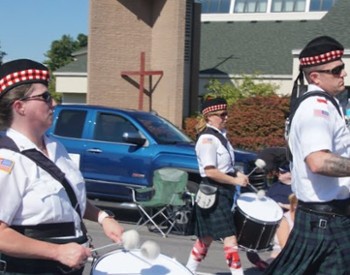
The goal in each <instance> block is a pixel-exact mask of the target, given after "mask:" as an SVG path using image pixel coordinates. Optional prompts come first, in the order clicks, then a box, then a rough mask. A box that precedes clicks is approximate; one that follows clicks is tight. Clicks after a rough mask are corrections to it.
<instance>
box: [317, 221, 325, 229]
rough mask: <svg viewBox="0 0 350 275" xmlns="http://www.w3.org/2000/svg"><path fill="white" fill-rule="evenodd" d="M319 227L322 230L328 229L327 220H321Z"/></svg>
mask: <svg viewBox="0 0 350 275" xmlns="http://www.w3.org/2000/svg"><path fill="white" fill-rule="evenodd" d="M318 227H319V228H321V229H326V228H327V220H324V219H320V220H319V222H318Z"/></svg>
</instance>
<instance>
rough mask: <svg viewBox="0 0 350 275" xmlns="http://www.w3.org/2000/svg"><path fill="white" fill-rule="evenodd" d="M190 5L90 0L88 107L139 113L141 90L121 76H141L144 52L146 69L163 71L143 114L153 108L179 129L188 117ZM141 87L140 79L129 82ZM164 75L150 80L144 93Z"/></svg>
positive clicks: (176, 0) (174, 0)
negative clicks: (133, 73)
mask: <svg viewBox="0 0 350 275" xmlns="http://www.w3.org/2000/svg"><path fill="white" fill-rule="evenodd" d="M185 9H186V1H182V0H181V1H179V0H166V1H164V0H153V1H145V0H132V1H130V0H124V1H122V0H119V1H116V0H90V27H89V49H88V97H87V102H88V103H89V104H101V105H107V106H114V107H123V108H133V109H137V108H138V102H139V88H138V87H137V86H136V85H135V83H134V85H133V84H132V83H130V82H129V81H127V80H126V79H125V78H123V77H122V76H121V72H122V71H138V70H139V69H140V54H141V52H145V56H146V66H145V69H146V70H162V71H163V72H164V75H163V77H162V78H161V79H160V81H159V83H158V84H157V86H156V87H155V89H154V91H153V94H152V101H150V98H149V97H148V96H146V95H144V96H143V101H144V102H143V109H144V110H146V111H148V110H149V109H150V105H151V104H152V109H153V110H155V111H156V112H158V113H159V114H161V115H162V116H164V117H166V118H168V119H169V120H170V121H172V122H173V123H175V124H176V125H178V126H181V125H182V119H183V115H184V110H183V106H184V100H188V99H184V98H183V96H184V92H183V90H184V30H185ZM130 78H131V79H132V80H133V81H135V82H136V83H139V77H138V76H131V77H130ZM158 80H159V76H154V77H153V78H152V83H150V81H149V77H146V78H145V88H146V89H147V90H149V87H150V85H151V84H152V85H153V86H155V84H156V83H157V81H158Z"/></svg>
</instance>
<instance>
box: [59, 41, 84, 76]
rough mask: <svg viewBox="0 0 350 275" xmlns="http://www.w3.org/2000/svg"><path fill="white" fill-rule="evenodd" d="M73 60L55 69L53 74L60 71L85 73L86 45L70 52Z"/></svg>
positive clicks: (60, 72)
mask: <svg viewBox="0 0 350 275" xmlns="http://www.w3.org/2000/svg"><path fill="white" fill-rule="evenodd" d="M72 56H73V58H74V60H73V61H72V62H70V63H68V64H67V65H65V66H63V67H61V68H59V69H57V70H56V71H55V75H58V74H62V73H72V72H73V73H87V47H84V48H81V49H79V50H77V51H76V52H74V53H72Z"/></svg>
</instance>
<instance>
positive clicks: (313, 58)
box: [299, 36, 344, 68]
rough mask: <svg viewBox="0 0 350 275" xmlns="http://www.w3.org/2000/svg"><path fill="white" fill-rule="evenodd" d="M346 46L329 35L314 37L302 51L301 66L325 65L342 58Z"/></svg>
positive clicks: (300, 56)
mask: <svg viewBox="0 0 350 275" xmlns="http://www.w3.org/2000/svg"><path fill="white" fill-rule="evenodd" d="M343 54H344V46H343V45H342V44H340V43H339V42H338V41H337V40H335V39H334V38H332V37H329V36H319V37H316V38H314V39H312V40H311V41H310V42H309V43H308V44H307V45H306V46H305V47H304V49H303V50H302V51H301V52H300V55H299V61H300V68H305V67H311V66H318V65H323V64H326V63H329V62H333V61H336V60H339V59H341V58H342V56H343Z"/></svg>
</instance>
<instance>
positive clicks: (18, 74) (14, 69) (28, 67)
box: [0, 59, 50, 98]
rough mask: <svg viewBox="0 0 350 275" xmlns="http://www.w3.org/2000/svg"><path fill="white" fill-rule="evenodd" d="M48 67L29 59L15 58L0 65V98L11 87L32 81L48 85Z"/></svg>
mask: <svg viewBox="0 0 350 275" xmlns="http://www.w3.org/2000/svg"><path fill="white" fill-rule="evenodd" d="M49 80H50V73H49V70H48V68H47V67H46V66H45V65H43V64H41V63H39V62H36V61H33V60H30V59H17V60H13V61H9V62H7V63H4V64H2V65H1V66H0V98H1V97H2V96H4V94H6V93H7V92H8V91H10V90H11V89H13V88H15V87H17V86H20V85H23V84H32V83H42V84H44V85H46V86H48V85H49Z"/></svg>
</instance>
